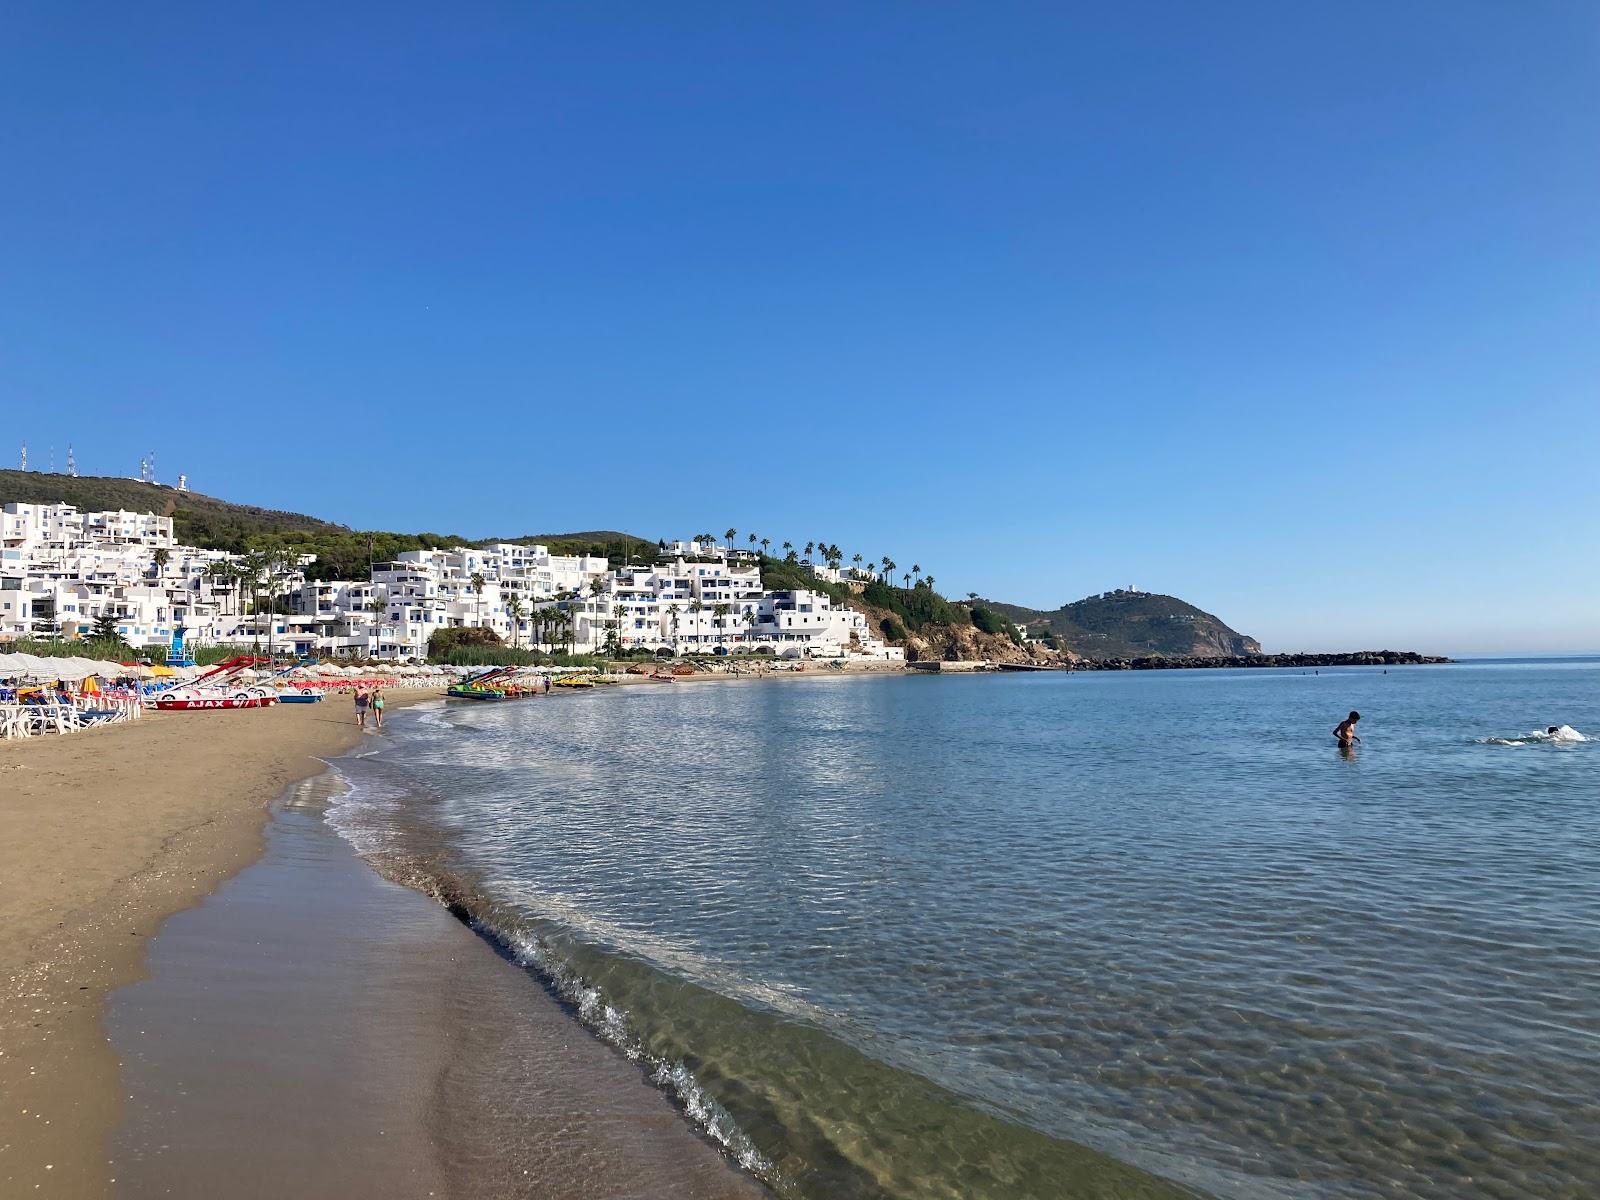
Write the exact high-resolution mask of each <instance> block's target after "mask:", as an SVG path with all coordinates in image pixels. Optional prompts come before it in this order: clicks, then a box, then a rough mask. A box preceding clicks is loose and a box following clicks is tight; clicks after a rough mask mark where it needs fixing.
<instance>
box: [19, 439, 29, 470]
mask: <svg viewBox="0 0 1600 1200" xmlns="http://www.w3.org/2000/svg"><path fill="white" fill-rule="evenodd" d="M27 469H28V443H27V442H23V443H22V465H21V466H20V467H18V468H17V470H19V471H26V470H27Z"/></svg>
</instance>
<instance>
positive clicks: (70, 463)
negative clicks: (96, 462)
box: [67, 442, 78, 479]
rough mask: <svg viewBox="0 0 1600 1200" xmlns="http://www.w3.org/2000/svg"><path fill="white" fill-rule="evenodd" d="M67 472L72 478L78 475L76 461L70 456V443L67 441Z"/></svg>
mask: <svg viewBox="0 0 1600 1200" xmlns="http://www.w3.org/2000/svg"><path fill="white" fill-rule="evenodd" d="M67 474H68V476H70V477H71V478H73V479H76V478H77V477H78V463H77V460H75V459H74V458H73V457H72V443H71V442H68V443H67Z"/></svg>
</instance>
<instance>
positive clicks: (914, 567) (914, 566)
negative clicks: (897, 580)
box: [911, 563, 922, 580]
mask: <svg viewBox="0 0 1600 1200" xmlns="http://www.w3.org/2000/svg"><path fill="white" fill-rule="evenodd" d="M911 573H912V574H913V575H915V576H916V577H917V579H918V580H920V579H921V578H922V568H921V567H919V566H917V564H916V563H912V564H911Z"/></svg>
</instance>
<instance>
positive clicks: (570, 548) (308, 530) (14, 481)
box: [0, 471, 656, 579]
mask: <svg viewBox="0 0 1600 1200" xmlns="http://www.w3.org/2000/svg"><path fill="white" fill-rule="evenodd" d="M13 502H21V503H24V504H71V505H74V506H76V507H77V508H79V509H80V510H82V511H85V512H95V511H104V510H115V509H121V510H125V511H128V512H152V513H159V514H160V515H162V516H167V517H171V518H172V526H173V534H174V536H175V537H176V538H177V539H178V541H179V542H180V543H182V544H184V545H186V546H203V547H207V548H209V549H214V550H229V551H232V552H233V553H235V554H242V553H245V552H246V551H250V550H271V549H293V550H298V551H300V552H302V553H306V554H315V555H316V556H317V561H316V564H315V565H314V566H313V567H312V568H311V570H310V571H308V572H307V574H308V575H309V576H310V577H311V578H313V579H365V578H366V577H367V569H368V565H369V564H370V563H372V562H382V561H384V560H386V559H391V558H393V557H394V556H395V555H397V554H399V553H401V552H402V551H405V550H429V549H435V548H439V547H447V546H482V545H487V544H488V543H489V542H495V541H507V542H521V543H524V544H529V545H531V544H533V543H539V544H541V545H546V546H549V547H550V549H551V551H552V553H555V554H599V555H606V556H608V557H614V558H617V559H619V560H620V559H621V558H622V555H623V552H624V548H626V549H627V551H628V552H629V553H631V554H632V556H633V558H634V560H635V561H638V560H639V559H640V557H641V556H644V557H645V559H646V561H649V560H651V559H653V558H654V556H655V550H656V541H655V539H654V538H641V537H637V536H635V535H632V534H627V533H618V532H616V531H614V530H586V531H583V532H578V533H548V534H536V535H528V536H523V537H516V538H481V539H478V540H476V541H473V540H470V539H468V538H464V537H462V536H461V535H460V534H454V533H395V532H392V531H388V530H357V529H351V528H350V527H348V526H346V525H336V524H334V523H333V522H332V521H324V520H322V519H321V518H319V517H311V516H307V515H306V514H305V513H295V512H284V511H281V510H279V509H272V508H258V507H256V506H255V505H252V504H234V503H231V502H230V501H227V500H219V499H217V498H216V497H215V496H205V495H202V494H200V493H199V492H180V491H176V490H174V489H173V488H170V487H163V486H161V485H160V484H154V483H141V482H140V481H139V480H137V479H117V478H112V477H109V476H98V475H80V476H70V475H54V474H47V473H46V472H43V471H0V504H10V503H13Z"/></svg>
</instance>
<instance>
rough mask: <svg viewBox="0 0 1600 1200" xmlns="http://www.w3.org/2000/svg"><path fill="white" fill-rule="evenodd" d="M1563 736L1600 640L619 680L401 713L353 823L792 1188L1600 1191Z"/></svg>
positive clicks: (1588, 944) (1585, 698)
mask: <svg viewBox="0 0 1600 1200" xmlns="http://www.w3.org/2000/svg"><path fill="white" fill-rule="evenodd" d="M1351 708H1359V709H1360V710H1361V711H1362V713H1363V714H1364V717H1365V719H1364V720H1363V722H1362V724H1361V733H1362V735H1363V737H1364V739H1365V740H1364V743H1363V745H1362V746H1361V747H1359V748H1358V749H1357V750H1356V751H1355V752H1354V754H1352V755H1349V756H1343V755H1341V754H1340V753H1339V752H1338V750H1337V749H1336V747H1335V745H1334V742H1333V740H1332V738H1331V736H1330V730H1331V729H1332V727H1333V725H1334V724H1335V722H1336V721H1337V720H1338V719H1339V718H1340V717H1341V716H1343V715H1344V713H1345V712H1346V711H1348V710H1349V709H1351ZM1552 724H1556V725H1569V726H1572V727H1574V728H1575V729H1576V730H1579V731H1582V732H1584V733H1588V734H1591V735H1597V738H1600V663H1596V662H1594V661H1588V662H1581V661H1580V662H1570V661H1568V662H1549V663H1503V664H1467V665H1461V666H1452V667H1443V668H1408V669H1391V670H1390V671H1389V672H1388V673H1387V674H1383V673H1380V672H1378V671H1375V670H1370V669H1368V670H1353V671H1323V672H1321V673H1320V674H1316V675H1312V674H1301V673H1299V672H1296V671H1281V670H1272V671H1249V672H1246V671H1240V672H1217V671H1195V672H1159V673H1138V674H1091V675H1070V676H1068V675H1044V676H985V677H971V678H963V677H948V676H947V677H889V678H867V679H862V678H848V679H846V678H831V679H829V678H822V679H810V680H794V681H782V682H726V683H699V684H694V683H691V684H683V685H675V686H662V685H653V686H648V687H644V686H641V687H632V688H615V689H609V690H603V691H596V692H593V693H587V694H583V695H576V696H558V697H553V698H550V699H541V700H536V701H535V700H529V701H522V702H508V703H505V704H501V705H478V706H460V707H456V706H452V707H450V708H448V709H445V710H442V711H441V710H435V711H431V712H428V711H425V712H419V713H410V714H401V715H400V719H398V720H396V721H394V722H392V725H393V726H394V728H393V730H392V736H391V737H389V738H388V739H387V740H386V742H385V748H384V750H383V751H382V752H381V753H379V754H376V755H373V756H371V757H368V758H364V759H361V760H359V761H358V762H356V763H353V764H351V768H350V769H351V773H352V777H353V780H354V782H355V783H356V785H357V786H356V790H355V791H354V792H353V793H352V801H351V805H350V808H349V809H348V811H346V812H345V813H344V814H343V815H342V820H343V823H344V826H345V828H346V829H347V831H348V832H350V834H351V836H352V837H354V838H355V839H356V840H357V841H358V844H363V839H365V844H366V845H367V846H368V847H369V848H372V847H377V846H380V845H383V844H389V845H391V846H393V845H398V844H400V843H402V842H404V843H405V844H406V845H407V846H408V847H409V849H410V850H411V851H413V852H415V855H414V857H416V858H417V860H418V861H426V862H427V863H428V864H429V869H430V870H434V871H438V872H440V873H442V874H447V875H450V876H452V877H454V878H457V879H459V880H464V881H467V882H468V883H469V884H470V885H474V886H475V887H476V889H477V891H475V892H474V893H473V894H474V897H475V898H474V900H473V901H472V906H473V907H474V911H476V912H477V913H478V914H479V917H480V919H481V921H482V922H483V924H484V925H485V927H487V928H491V929H492V930H493V931H494V932H495V933H496V934H497V935H498V936H500V937H501V938H502V939H503V940H505V941H506V942H507V944H508V945H511V946H513V947H514V948H517V949H518V950H519V951H520V952H521V953H522V954H523V956H524V958H525V959H526V960H527V961H529V962H530V963H531V964H533V965H534V966H536V967H537V968H538V969H539V970H540V971H541V972H542V973H543V974H544V975H545V976H546V977H547V978H549V979H553V980H554V981H555V982H556V984H557V986H559V987H561V988H562V989H564V990H565V992H566V994H567V995H568V996H569V997H570V998H571V999H572V1000H573V1002H574V1003H575V1004H576V1005H577V1006H578V1007H579V1008H580V1009H581V1010H582V1011H583V1013H584V1015H585V1018H586V1019H587V1020H588V1021H589V1023H590V1024H591V1025H592V1026H594V1027H595V1028H596V1029H597V1030H599V1031H600V1032H602V1033H603V1034H605V1035H606V1036H609V1037H611V1038H612V1039H613V1040H615V1041H616V1042H617V1043H618V1044H619V1045H622V1046H624V1047H626V1048H627V1049H628V1050H629V1051H630V1052H632V1053H634V1054H636V1055H638V1056H639V1057H640V1058H641V1060H642V1061H644V1062H646V1063H648V1064H650V1069H652V1070H654V1071H656V1073H657V1074H658V1076H659V1077H660V1078H661V1080H662V1082H663V1084H664V1086H669V1087H672V1088H674V1089H675V1090H677V1091H678V1093H679V1095H680V1096H681V1097H683V1099H684V1102H685V1104H686V1106H687V1107H688V1108H689V1109H690V1110H691V1112H693V1113H694V1114H695V1115H696V1116H697V1117H698V1118H700V1119H701V1120H702V1121H704V1122H705V1123H706V1124H707V1126H708V1127H710V1128H712V1129H713V1130H715V1131H716V1136H718V1137H719V1138H720V1139H722V1140H723V1141H724V1142H725V1144H727V1145H728V1146H729V1147H730V1151H731V1152H733V1153H735V1154H736V1155H739V1156H740V1157H742V1158H744V1159H745V1161H747V1162H748V1163H749V1164H750V1165H752V1167H753V1168H754V1169H756V1170H758V1171H760V1172H761V1173H763V1174H764V1175H765V1176H766V1177H767V1178H768V1179H769V1181H771V1182H772V1183H773V1186H774V1187H775V1188H776V1189H777V1190H778V1191H780V1192H784V1193H788V1194H794V1195H806V1196H819V1197H821V1196H827V1197H833V1196H871V1195H899V1196H950V1197H956V1196H996V1197H999V1196H1074V1195H1081V1196H1102V1195H1103V1196H1146V1195H1148V1196H1155V1195H1163V1194H1170V1191H1169V1187H1170V1185H1171V1184H1177V1185H1179V1186H1180V1187H1181V1188H1184V1189H1193V1190H1195V1191H1200V1192H1206V1193H1210V1194H1214V1195H1218V1196H1240V1197H1278V1196H1315V1197H1430V1198H1431V1197H1438V1198H1443V1197H1574V1198H1576V1197H1589V1196H1594V1195H1600V1116H1597V1112H1600V1110H1597V1108H1596V1098H1597V1097H1600V786H1597V774H1600V740H1595V741H1589V742H1577V741H1561V742H1552V743H1542V742H1537V741H1531V740H1527V741H1525V743H1524V744H1517V740H1518V739H1521V738H1522V735H1525V734H1526V733H1527V732H1528V731H1530V730H1533V729H1535V728H1543V727H1544V726H1546V725H1552ZM1489 738H1501V739H1504V740H1506V741H1508V742H1512V743H1513V744H1505V745H1502V744H1495V743H1491V742H1487V741H1485V740H1484V739H1489ZM386 839H387V841H386Z"/></svg>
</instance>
